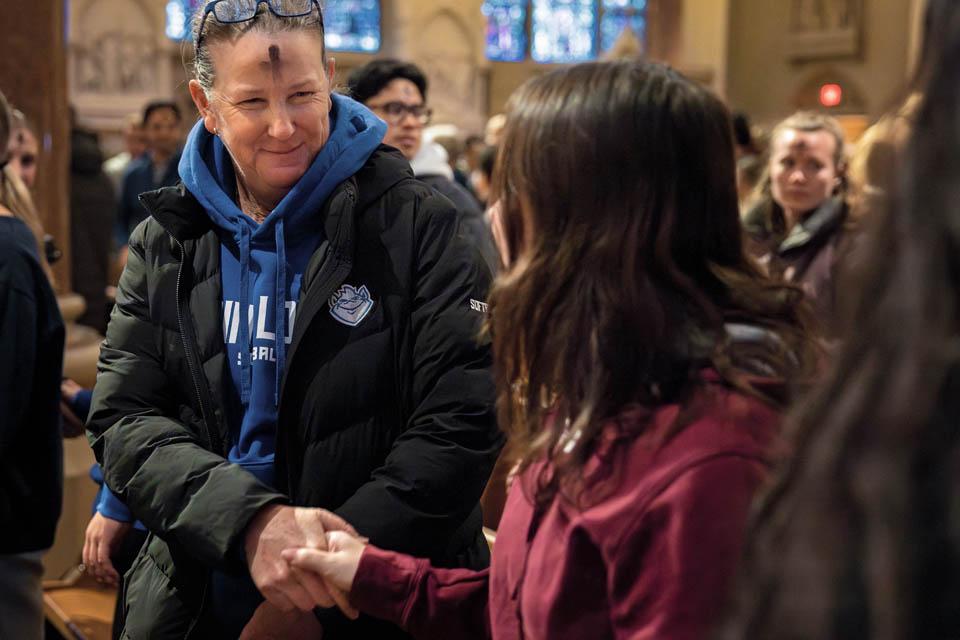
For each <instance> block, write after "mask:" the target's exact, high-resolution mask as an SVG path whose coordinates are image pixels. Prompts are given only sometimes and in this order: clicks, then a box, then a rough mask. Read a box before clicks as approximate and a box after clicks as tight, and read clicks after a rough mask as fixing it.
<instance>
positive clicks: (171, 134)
mask: <svg viewBox="0 0 960 640" xmlns="http://www.w3.org/2000/svg"><path fill="white" fill-rule="evenodd" d="M181 123H182V117H181V115H180V107H178V106H177V105H176V103H174V102H169V101H158V102H151V103H150V104H148V105H147V106H146V107H145V108H144V110H143V131H144V135H145V136H146V140H147V152H146V153H145V154H144V155H142V156H140V157H139V158H137V159H136V160H133V161H131V162H130V166H129V167H127V172H126V174H124V176H123V188H122V189H121V191H120V203H119V208H118V210H117V216H116V227H115V228H116V231H115V234H116V243H117V247H118V248H121V249H122V247H124V246H126V244H127V239H128V238H129V237H130V232H132V231H133V229H134V228H135V227H136V226H137V225H138V224H140V222H141V221H143V220H144V219H146V217H147V211H146V209H144V208H143V206H141V204H140V194H141V193H146V192H147V191H153V190H155V189H159V188H161V187H172V186H173V185H175V184H177V181H178V180H179V179H180V176H179V175H178V174H177V165H178V164H179V163H180V148H181V146H182V144H183V132H182V130H181Z"/></svg>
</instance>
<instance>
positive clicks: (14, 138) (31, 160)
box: [8, 109, 40, 189]
mask: <svg viewBox="0 0 960 640" xmlns="http://www.w3.org/2000/svg"><path fill="white" fill-rule="evenodd" d="M12 118H13V133H12V134H11V135H10V142H9V145H8V146H9V153H10V162H9V164H10V168H11V169H12V170H13V171H14V172H15V173H16V174H17V175H19V176H20V180H21V181H22V182H23V184H24V185H26V187H27V189H33V185H35V184H36V182H37V164H38V161H39V154H40V143H39V141H38V140H37V136H36V134H35V133H34V129H33V127H32V126H31V125H30V121H29V120H27V117H26V116H25V115H24V113H23V112H22V111H20V110H19V109H13V110H12Z"/></svg>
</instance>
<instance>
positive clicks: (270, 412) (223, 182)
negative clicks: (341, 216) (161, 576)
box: [180, 95, 386, 487]
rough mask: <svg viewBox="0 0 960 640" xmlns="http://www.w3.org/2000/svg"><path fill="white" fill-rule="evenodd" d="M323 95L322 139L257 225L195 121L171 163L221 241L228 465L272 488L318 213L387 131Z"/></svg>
mask: <svg viewBox="0 0 960 640" xmlns="http://www.w3.org/2000/svg"><path fill="white" fill-rule="evenodd" d="M332 97H333V108H332V110H331V113H330V139H329V140H328V141H327V143H326V144H325V145H324V146H323V148H322V149H321V150H320V153H319V154H317V157H316V159H315V160H314V161H313V164H312V165H311V166H310V168H309V169H307V172H306V173H305V174H304V176H303V177H302V178H301V179H300V180H299V181H298V182H297V183H296V184H295V185H294V186H293V188H292V189H290V192H289V193H287V195H286V196H285V197H284V198H283V200H281V201H280V204H278V205H277V207H276V208H275V209H274V210H273V211H272V212H271V213H270V215H268V216H267V217H266V219H265V220H264V221H263V222H262V223H259V224H258V223H257V222H255V221H254V220H253V219H252V218H250V217H249V216H247V215H246V214H244V213H243V212H241V211H240V209H239V207H238V206H237V203H236V177H235V174H234V168H233V162H232V161H231V159H230V155H229V153H228V152H227V149H226V147H225V146H224V144H223V142H222V141H221V140H220V138H219V137H216V136H213V135H211V134H210V133H209V132H208V131H207V130H206V129H205V128H204V126H203V123H202V122H198V123H197V124H196V126H194V128H193V131H191V133H190V136H189V138H188V139H187V144H186V147H185V148H184V150H183V156H182V158H181V160H180V178H181V180H183V184H184V185H185V186H186V187H187V189H188V190H189V191H190V193H191V194H193V196H194V197H195V198H196V199H197V200H198V201H199V202H200V204H201V205H203V207H204V209H206V211H207V215H209V216H210V220H211V221H212V222H213V223H214V225H216V227H217V229H218V233H219V235H220V237H221V240H222V242H221V250H220V263H221V278H222V284H223V335H224V342H225V343H226V348H227V357H228V360H229V362H230V373H231V376H232V378H233V383H234V386H235V388H236V390H237V393H238V395H239V406H238V407H237V408H238V409H239V415H230V413H229V412H228V416H229V420H230V435H231V448H230V453H229V456H228V460H229V461H230V462H233V463H236V464H239V465H241V466H242V467H243V468H244V469H247V470H248V471H250V472H251V473H252V474H253V475H255V476H256V477H257V478H258V479H259V480H260V481H262V482H264V483H265V484H266V485H268V486H271V487H272V486H274V477H273V456H274V442H275V440H276V420H277V404H278V403H279V393H280V380H281V378H282V376H283V371H284V367H285V364H286V350H287V345H289V344H290V342H291V339H292V336H293V325H294V321H295V319H296V312H297V301H298V299H299V296H300V282H301V278H302V276H303V272H304V270H305V269H306V266H307V263H308V262H309V260H310V257H311V256H312V255H313V253H314V252H315V251H316V249H317V247H318V246H319V244H320V241H321V239H322V233H323V220H322V217H321V215H320V210H321V208H322V206H323V204H324V203H325V202H326V200H327V198H328V197H329V196H330V194H331V193H332V192H333V190H334V189H335V188H336V187H337V185H339V184H340V183H341V182H343V181H344V180H346V179H348V178H349V177H350V176H352V175H353V174H355V173H356V172H357V171H359V170H360V168H361V167H363V165H364V164H366V162H367V160H368V159H369V158H370V155H371V154H372V153H373V151H374V150H375V149H376V148H377V147H378V146H379V144H380V142H381V141H382V140H383V136H384V135H385V133H386V125H385V124H384V123H383V122H382V121H380V120H379V119H377V117H376V116H374V115H373V113H372V112H370V111H369V110H368V109H367V108H366V107H364V106H362V105H360V104H359V103H357V102H354V101H353V100H351V99H349V98H345V97H343V96H339V95H333V96H332ZM243 310H246V313H243ZM244 318H246V320H247V321H246V322H244V321H243V319H244ZM234 413H237V412H236V411H235V412H234Z"/></svg>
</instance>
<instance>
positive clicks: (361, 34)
mask: <svg viewBox="0 0 960 640" xmlns="http://www.w3.org/2000/svg"><path fill="white" fill-rule="evenodd" d="M323 21H324V24H325V26H326V28H327V35H326V42H327V47H329V48H330V49H333V50H334V51H358V52H361V53H373V52H376V51H379V50H380V0H328V1H327V2H326V6H325V8H324V11H323Z"/></svg>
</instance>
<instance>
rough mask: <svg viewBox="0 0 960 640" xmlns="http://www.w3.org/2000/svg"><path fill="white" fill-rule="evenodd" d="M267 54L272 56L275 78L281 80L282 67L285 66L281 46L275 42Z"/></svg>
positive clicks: (272, 68)
mask: <svg viewBox="0 0 960 640" xmlns="http://www.w3.org/2000/svg"><path fill="white" fill-rule="evenodd" d="M267 55H269V56H270V68H271V70H272V71H273V79H274V80H279V79H280V76H281V67H282V66H283V63H282V62H281V61H280V47H278V46H277V45H275V44H272V45H270V48H269V49H268V50H267Z"/></svg>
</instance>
